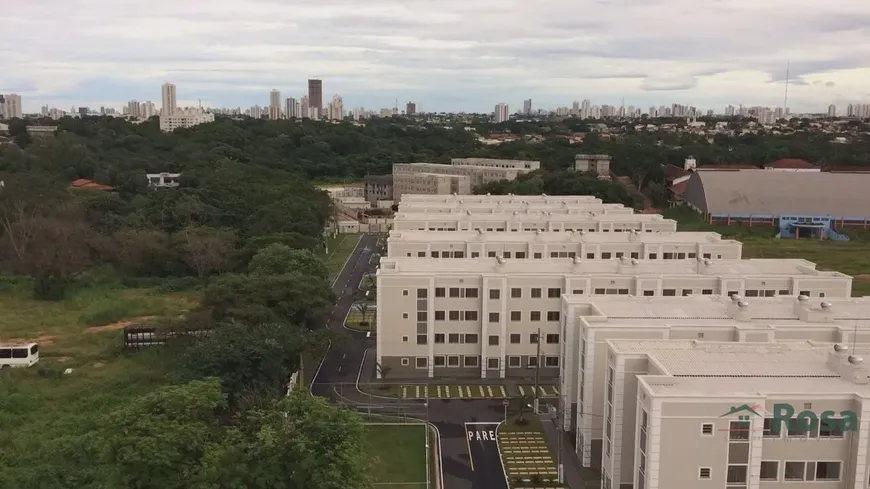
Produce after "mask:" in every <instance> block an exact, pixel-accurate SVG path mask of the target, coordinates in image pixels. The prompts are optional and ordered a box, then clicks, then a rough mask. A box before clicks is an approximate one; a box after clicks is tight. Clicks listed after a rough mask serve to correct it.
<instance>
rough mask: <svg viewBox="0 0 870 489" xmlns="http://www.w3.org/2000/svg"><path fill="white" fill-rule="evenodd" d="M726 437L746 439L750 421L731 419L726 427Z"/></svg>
mask: <svg viewBox="0 0 870 489" xmlns="http://www.w3.org/2000/svg"><path fill="white" fill-rule="evenodd" d="M728 428H729V429H728V438H729V439H731V440H748V439H749V430H750V423H749V421H732V422H731V426H729V427H728Z"/></svg>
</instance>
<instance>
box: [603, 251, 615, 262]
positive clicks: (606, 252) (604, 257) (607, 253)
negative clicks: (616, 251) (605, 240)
mask: <svg viewBox="0 0 870 489" xmlns="http://www.w3.org/2000/svg"><path fill="white" fill-rule="evenodd" d="M612 256H613V254H612V253H610V252H609V251H602V252H601V259H602V260H609V259H610V257H612Z"/></svg>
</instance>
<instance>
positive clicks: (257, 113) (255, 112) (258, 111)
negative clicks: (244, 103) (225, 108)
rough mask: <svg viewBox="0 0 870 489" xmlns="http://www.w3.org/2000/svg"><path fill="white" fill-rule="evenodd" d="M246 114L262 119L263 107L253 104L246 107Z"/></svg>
mask: <svg viewBox="0 0 870 489" xmlns="http://www.w3.org/2000/svg"><path fill="white" fill-rule="evenodd" d="M248 115H250V116H251V117H253V118H254V119H262V118H263V108H262V107H260V106H259V105H255V106H253V107H251V108H250V109H248Z"/></svg>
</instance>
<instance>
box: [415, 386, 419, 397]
mask: <svg viewBox="0 0 870 489" xmlns="http://www.w3.org/2000/svg"><path fill="white" fill-rule="evenodd" d="M414 393H415V394H416V396H415V397H416V398H417V399H419V398H420V386H419V385H418V386H415V387H414Z"/></svg>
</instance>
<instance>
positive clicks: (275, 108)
mask: <svg viewBox="0 0 870 489" xmlns="http://www.w3.org/2000/svg"><path fill="white" fill-rule="evenodd" d="M280 118H281V92H279V91H278V90H272V91H271V92H269V120H273V121H277V120H278V119H280Z"/></svg>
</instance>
